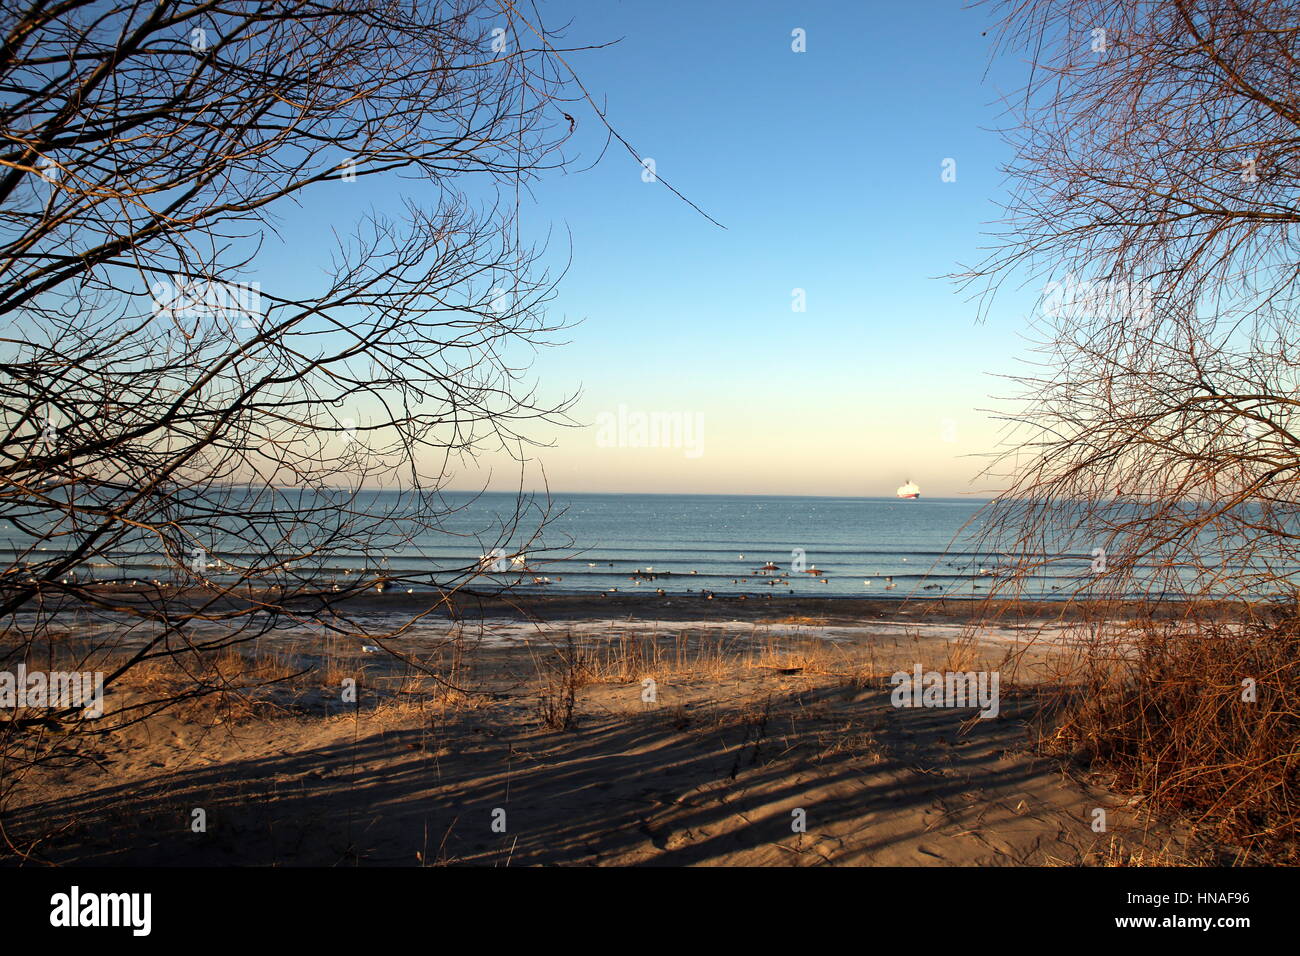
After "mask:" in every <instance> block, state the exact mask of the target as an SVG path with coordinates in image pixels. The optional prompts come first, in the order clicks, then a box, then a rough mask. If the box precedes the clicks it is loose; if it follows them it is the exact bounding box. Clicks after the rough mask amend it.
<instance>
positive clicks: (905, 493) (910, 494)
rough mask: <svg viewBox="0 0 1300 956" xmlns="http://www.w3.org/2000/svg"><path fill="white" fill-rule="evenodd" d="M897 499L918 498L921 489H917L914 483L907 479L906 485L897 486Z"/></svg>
mask: <svg viewBox="0 0 1300 956" xmlns="http://www.w3.org/2000/svg"><path fill="white" fill-rule="evenodd" d="M898 497H900V498H919V497H921V489H920V488H919V487H917V484H916V482H914V481H913V480H912V479H911V478H909V479H907V483H906V484H904V485H900V486H899V488H898Z"/></svg>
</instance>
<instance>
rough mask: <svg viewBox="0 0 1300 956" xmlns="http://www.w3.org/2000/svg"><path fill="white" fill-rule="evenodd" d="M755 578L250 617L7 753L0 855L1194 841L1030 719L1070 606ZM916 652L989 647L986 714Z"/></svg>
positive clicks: (1142, 848) (943, 657)
mask: <svg viewBox="0 0 1300 956" xmlns="http://www.w3.org/2000/svg"><path fill="white" fill-rule="evenodd" d="M402 599H403V600H404V599H405V596H403V598H402ZM636 601H640V603H639V604H636V603H635V602H636ZM651 603H652V604H655V602H651ZM764 603H765V604H766V602H764ZM756 604H757V602H754V603H748V602H742V601H732V602H727V603H726V604H725V606H724V605H723V603H722V602H710V603H709V604H705V602H703V601H698V600H697V601H690V600H684V599H680V598H679V599H673V600H669V601H668V602H664V603H663V605H662V606H660V605H659V604H655V606H653V607H650V606H647V603H646V600H645V599H644V598H637V599H635V600H633V599H622V598H609V599H592V598H590V597H577V596H570V597H561V596H553V597H547V598H546V599H545V600H544V601H542V602H540V603H539V602H537V601H534V602H533V603H531V604H530V605H528V606H527V607H522V606H520V607H515V608H514V609H513V610H510V609H509V608H507V607H505V606H504V605H498V606H494V607H491V608H485V609H484V610H485V613H486V616H485V617H483V618H476V619H474V620H472V621H464V622H462V623H461V624H459V625H455V626H452V625H451V624H450V623H449V622H446V621H431V622H428V623H426V624H425V625H423V626H422V627H420V628H416V629H412V630H410V631H407V632H404V633H403V634H402V635H401V636H400V637H398V638H395V639H394V640H393V641H391V642H390V643H387V644H386V646H389V647H391V648H392V649H393V650H395V651H396V652H397V653H398V655H400V658H401V659H399V657H395V656H390V655H388V654H387V653H385V652H384V651H382V650H377V649H376V648H375V646H373V645H368V646H367V645H359V644H358V643H357V642H353V641H349V642H347V643H344V642H340V641H337V640H333V639H329V638H327V637H323V636H321V635H313V634H307V633H300V632H294V631H286V632H282V633H278V634H276V635H274V636H270V637H264V638H261V639H259V641H258V642H257V644H256V645H255V646H245V647H243V648H241V649H240V650H239V651H238V652H236V651H231V652H228V653H227V654H226V656H225V658H224V661H223V663H222V664H221V665H220V667H221V672H222V680H223V681H224V682H225V684H226V689H224V690H222V691H220V692H218V693H214V694H211V695H209V696H206V697H202V698H198V699H195V700H192V701H187V702H183V703H182V704H180V705H179V706H177V707H175V708H173V709H171V710H169V711H167V712H166V713H161V714H157V715H155V716H151V717H149V718H148V719H146V720H142V721H140V722H137V723H133V724H131V725H130V726H127V727H125V728H124V729H121V730H117V731H114V732H111V733H108V734H106V735H104V736H103V737H102V738H100V739H98V740H96V741H95V742H94V743H93V744H92V746H93V748H94V754H93V756H94V764H95V766H94V768H93V769H90V770H87V769H85V768H84V767H83V768H82V769H77V770H73V769H60V768H59V767H57V766H46V767H42V768H40V769H39V770H37V771H34V772H32V773H31V774H29V775H28V776H26V777H25V778H24V780H23V781H22V783H21V785H20V786H19V787H18V788H17V789H16V790H14V791H13V792H12V793H10V794H9V798H8V803H7V806H6V808H5V813H4V817H3V822H4V835H5V837H6V842H7V844H8V845H7V846H6V847H5V849H4V851H3V860H4V861H5V862H6V863H9V864H13V863H18V862H20V861H22V860H24V859H26V860H31V861H46V862H57V863H77V864H91V865H95V864H146V865H181V864H198V865H208V864H254V865H320V866H332V865H338V864H341V863H361V864H375V865H380V864H384V865H401V866H419V865H434V864H479V865H497V866H505V865H510V866H520V865H533V864H584V865H585V864H598V865H734V864H741V865H748V864H753V865H791V866H811V865H828V864H829V865H839V864H844V865H917V866H925V865H1026V864H1028V865H1079V864H1121V863H1131V862H1142V861H1162V862H1170V861H1178V860H1182V859H1185V858H1188V857H1190V856H1191V855H1192V854H1194V853H1195V854H1200V855H1201V858H1204V854H1205V852H1206V851H1205V849H1204V848H1203V847H1202V848H1195V849H1194V848H1193V847H1192V845H1191V843H1190V842H1189V840H1188V836H1187V834H1185V833H1182V832H1180V831H1179V829H1178V828H1177V827H1172V828H1171V827H1170V826H1168V825H1167V824H1165V823H1162V822H1161V821H1159V820H1155V819H1151V818H1149V817H1147V816H1146V815H1144V814H1143V813H1141V812H1140V808H1136V807H1132V806H1130V805H1129V801H1128V800H1127V799H1126V798H1125V797H1124V796H1123V795H1121V794H1118V793H1113V792H1110V791H1108V790H1107V788H1106V784H1107V781H1106V780H1105V779H1103V778H1101V777H1098V776H1095V775H1090V774H1089V773H1088V772H1086V771H1085V770H1084V769H1083V764H1082V763H1076V762H1075V761H1074V760H1073V759H1072V756H1071V754H1069V753H1051V752H1050V751H1049V750H1045V749H1044V748H1043V747H1041V746H1039V744H1040V743H1041V739H1042V733H1043V727H1044V726H1045V725H1044V724H1042V723H1041V722H1040V721H1039V718H1041V717H1042V716H1043V715H1042V714H1041V713H1040V701H1041V699H1042V697H1043V695H1042V692H1043V691H1044V690H1047V689H1049V688H1050V687H1051V682H1052V679H1053V674H1054V661H1055V660H1056V659H1057V658H1058V657H1059V656H1060V655H1061V654H1063V653H1065V652H1066V649H1067V648H1068V645H1069V642H1070V635H1071V633H1072V630H1071V628H1072V627H1073V626H1074V625H1072V624H1071V623H1070V622H1062V621H1060V620H1049V619H1046V618H1044V616H1043V615H1042V613H1041V610H1042V609H1041V608H1033V607H1024V608H1019V609H1018V612H1019V613H1018V616H1017V619H1016V620H1013V621H1009V622H1007V621H1004V622H1002V623H1000V624H999V625H997V626H985V627H982V628H981V629H979V631H978V632H976V634H975V638H974V640H973V641H972V640H969V638H970V636H971V634H972V629H971V627H970V626H969V619H970V613H969V608H968V607H965V606H963V607H953V606H951V605H952V604H953V602H948V604H949V606H947V607H942V608H935V607H928V608H924V609H923V608H920V607H914V606H910V605H907V606H905V605H901V604H899V603H898V602H892V603H889V604H888V605H887V606H886V605H885V604H884V603H882V602H870V603H869V602H863V601H851V602H849V601H838V602H826V601H823V602H820V603H817V604H816V605H815V606H814V605H811V604H807V603H806V602H800V603H799V605H798V606H797V607H793V606H789V605H787V604H786V603H785V602H777V605H778V606H776V607H774V606H773V605H772V604H766V606H765V607H762V608H761V609H760V608H758V607H757V606H756ZM596 605H598V606H596ZM701 605H704V607H703V608H702V607H701ZM747 605H748V606H747ZM389 610H391V607H390V608H389ZM598 610H604V611H606V613H605V614H604V615H600V614H598V613H597V612H598ZM351 613H353V614H354V615H356V616H357V617H358V618H366V615H368V614H369V615H373V617H372V618H367V619H368V620H373V621H375V622H379V623H380V624H381V623H382V622H383V621H385V620H388V619H389V615H387V614H376V613H375V608H374V607H370V606H367V607H364V608H361V609H357V608H353V609H352V612H351ZM1058 618H1059V615H1058ZM917 665H920V666H921V667H922V668H923V669H925V670H935V671H940V672H999V673H1000V674H1001V688H1000V697H1001V701H1000V707H999V712H998V713H997V715H996V717H992V718H989V719H981V718H980V717H979V715H978V712H977V711H976V709H974V708H971V707H937V708H923V707H914V708H906V707H899V706H896V705H895V700H894V699H893V695H892V689H893V687H892V684H891V675H892V674H894V673H896V672H899V671H907V672H911V671H912V670H913V669H914V668H915V667H916V666H917ZM349 680H355V682H356V685H355V686H356V690H357V692H356V699H355V702H354V701H352V700H349V699H346V698H347V695H346V693H345V692H344V688H345V687H346V682H347V681H349ZM168 681H175V682H176V684H177V686H178V687H179V686H180V685H181V681H180V675H179V674H177V673H174V672H169V670H168V668H167V667H164V666H162V665H158V666H145V667H142V668H140V669H138V670H137V671H134V672H132V674H131V675H129V677H128V679H127V680H126V681H125V682H123V683H122V684H120V685H119V686H117V687H115V688H114V689H113V690H112V691H111V692H110V694H109V695H108V698H107V705H106V716H105V722H106V724H108V723H112V722H113V720H114V716H115V715H118V716H119V717H120V716H122V715H125V714H128V713H130V708H131V706H132V704H133V703H134V702H137V701H139V700H142V699H144V697H145V696H147V695H148V694H157V692H158V691H159V690H160V689H163V690H165V689H166V688H167V686H168V684H167V682H168ZM1099 808H1100V809H1102V810H1104V812H1105V820H1106V825H1105V828H1104V830H1098V829H1096V828H1095V827H1094V823H1095V821H1096V819H1097V811H1098V809H1099ZM196 811H198V812H199V813H198V814H197V815H196ZM199 817H201V818H202V828H201V829H197V830H196V824H195V821H196V819H198V818H199Z"/></svg>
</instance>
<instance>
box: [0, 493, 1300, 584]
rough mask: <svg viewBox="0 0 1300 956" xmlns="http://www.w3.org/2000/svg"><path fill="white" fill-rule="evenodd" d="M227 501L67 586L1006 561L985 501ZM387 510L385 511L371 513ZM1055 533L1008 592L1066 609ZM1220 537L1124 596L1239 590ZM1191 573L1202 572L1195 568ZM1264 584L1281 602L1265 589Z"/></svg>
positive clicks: (195, 507) (1287, 570)
mask: <svg viewBox="0 0 1300 956" xmlns="http://www.w3.org/2000/svg"><path fill="white" fill-rule="evenodd" d="M222 493H223V494H227V495H229V496H230V498H229V500H228V501H227V502H226V503H225V507H224V508H222V509H219V510H220V512H221V514H222V515H223V517H220V518H219V519H215V520H212V521H209V520H207V519H206V518H205V515H206V514H207V510H206V507H207V506H206V503H200V502H195V503H194V504H192V505H189V506H181V507H179V508H178V507H177V505H176V502H175V501H174V500H172V501H168V502H165V503H164V507H166V508H167V509H169V511H168V513H167V514H166V515H159V516H156V517H154V519H153V520H154V521H160V520H161V519H162V518H164V517H170V518H172V519H174V520H175V525H174V526H175V527H180V528H183V529H184V530H185V536H184V537H183V538H181V539H180V540H179V541H173V542H172V544H171V545H170V547H171V557H170V558H168V557H166V556H164V555H163V554H162V553H161V551H160V545H159V543H158V540H157V537H156V535H155V534H154V533H153V532H150V531H140V532H138V533H135V534H133V535H132V536H130V537H128V538H126V539H124V540H120V541H116V542H114V543H113V544H112V545H111V546H110V547H107V548H102V549H100V550H99V551H97V552H94V553H91V554H89V555H88V556H87V557H86V558H85V559H84V560H82V561H80V562H79V564H78V566H77V567H76V568H75V570H74V571H72V572H71V574H72V575H74V576H76V577H77V578H87V577H89V578H95V579H99V580H128V581H129V580H133V579H149V580H159V581H185V580H188V581H190V582H192V581H193V580H194V575H193V573H192V571H193V559H192V555H193V554H194V553H195V551H196V549H197V550H198V552H199V553H200V554H201V556H202V559H203V561H204V562H205V563H204V565H203V571H202V577H205V578H209V579H218V580H228V581H233V580H235V572H234V569H239V568H243V569H248V568H254V569H258V571H259V572H260V573H258V574H257V577H258V578H260V579H261V580H263V581H275V580H276V578H277V576H282V575H293V576H298V577H301V578H308V579H311V580H312V581H313V582H316V581H318V580H319V579H321V578H323V579H324V580H325V581H327V582H328V581H330V580H334V581H339V582H343V581H347V580H348V579H349V578H351V579H352V580H355V578H352V577H351V576H352V575H355V574H356V573H357V572H358V571H360V570H362V569H364V570H366V571H369V572H371V573H374V572H385V573H388V574H390V575H392V576H393V577H394V578H399V579H400V584H397V583H396V582H395V586H400V587H411V588H422V587H429V586H432V585H433V583H434V582H435V581H443V582H445V581H447V580H449V579H456V580H459V581H464V580H465V579H466V576H468V577H469V579H470V583H471V585H473V586H479V587H484V588H489V587H495V586H501V585H509V586H511V587H514V588H519V589H522V590H525V591H532V590H545V591H552V592H556V591H565V592H598V591H607V592H612V591H618V592H620V593H646V592H654V591H656V590H659V589H662V590H663V591H665V592H668V593H683V592H687V591H691V592H701V591H709V592H713V593H717V594H734V593H745V594H754V595H760V594H764V593H768V594H773V595H780V594H794V595H835V596H853V597H898V598H902V597H909V596H930V597H937V596H939V595H951V596H955V597H978V596H981V595H986V594H989V593H990V590H991V589H992V588H994V587H995V586H996V585H997V583H998V582H999V581H1000V580H1006V579H1008V574H1007V572H1008V571H1010V569H1011V567H1012V564H1013V559H1012V558H1011V557H1010V556H1009V555H1007V554H1002V553H998V552H997V550H996V549H994V548H992V547H991V545H990V544H989V539H988V538H987V537H983V538H982V537H981V535H983V534H984V533H985V532H986V531H987V530H988V529H986V528H984V527H983V522H984V521H985V520H986V518H987V516H986V515H984V514H982V513H981V509H982V508H983V506H984V502H981V501H976V500H971V499H945V498H921V499H916V500H900V499H896V498H808V497H787V496H771V497H762V496H727V495H604V494H555V495H553V496H552V498H551V501H550V502H549V504H548V503H546V502H543V501H539V500H532V501H531V502H529V503H528V504H527V505H526V506H525V507H524V508H523V510H522V512H520V513H517V509H516V503H517V499H516V497H515V496H514V495H513V494H505V493H497V494H483V495H471V494H458V493H443V494H442V495H441V496H440V497H439V498H438V499H436V500H433V501H425V502H423V503H422V504H421V509H420V510H421V511H422V513H424V514H425V515H426V517H428V516H430V515H431V514H433V513H437V515H438V518H437V528H438V530H436V531H434V530H425V531H421V532H420V533H418V534H412V533H411V531H410V529H411V527H412V525H411V524H410V523H409V522H406V521H403V520H401V516H403V515H405V514H409V513H410V509H411V502H410V501H409V500H407V499H404V498H402V497H399V496H396V495H393V494H389V493H384V492H363V493H362V494H361V498H360V500H359V501H357V502H354V505H359V508H358V507H354V508H351V509H349V508H345V507H339V506H338V504H337V502H336V501H335V500H333V499H331V498H329V497H327V496H322V495H319V494H315V493H312V492H309V491H301V490H295V489H280V490H276V491H273V492H268V491H265V490H262V491H259V492H258V493H257V494H256V495H254V494H253V493H252V492H248V491H247V490H244V489H225V490H224V491H223V492H222ZM186 507H190V508H191V511H190V512H189V513H185V509H186ZM1132 507H1133V506H1131V505H1124V506H1118V507H1117V509H1116V511H1115V513H1114V515H1113V517H1114V518H1115V519H1116V521H1115V522H1110V523H1118V524H1123V523H1124V522H1129V523H1130V524H1131V519H1132V517H1133V515H1134V514H1136V512H1134V511H1133V510H1132ZM384 512H391V517H380V518H379V519H378V520H376V519H375V517H374V516H375V515H382V514H383V513H384ZM544 512H545V519H546V520H543V514H544ZM358 514H361V515H365V516H368V517H365V518H359V517H358ZM19 517H20V522H21V524H25V525H26V526H27V527H39V526H40V524H39V521H40V516H39V515H27V516H19ZM6 519H7V520H6ZM62 520H63V521H64V522H73V521H78V522H84V520H85V519H84V518H81V517H80V516H79V515H73V516H71V517H66V516H65V517H64V518H63V519H62ZM1062 524H1063V525H1064V526H1065V528H1066V529H1067V531H1066V533H1065V534H1064V536H1062V537H1059V538H1058V539H1057V540H1056V541H1055V543H1054V545H1053V547H1052V548H1051V549H1049V551H1050V553H1048V551H1044V552H1041V553H1040V554H1039V555H1037V556H1028V558H1029V561H1028V563H1030V564H1033V565H1034V568H1033V573H1030V574H1025V575H1023V576H1022V577H1021V578H1020V579H1019V580H1018V587H1017V593H1019V594H1021V595H1023V596H1032V597H1042V598H1052V597H1066V596H1069V595H1071V594H1074V593H1076V592H1079V591H1083V590H1087V589H1089V588H1090V587H1093V586H1096V585H1098V584H1099V583H1101V580H1102V579H1099V578H1098V577H1097V576H1096V575H1095V574H1093V572H1094V571H1095V570H1096V567H1095V563H1094V556H1093V555H1094V553H1093V552H1092V551H1091V548H1092V547H1093V545H1095V544H1096V542H1097V540H1098V536H1097V534H1096V533H1084V532H1082V530H1081V529H1077V528H1074V527H1073V526H1072V525H1071V522H1070V521H1068V520H1067V521H1064V522H1062ZM18 528H19V525H18V524H15V521H14V519H13V517H12V516H6V515H0V549H3V556H4V557H5V558H6V559H7V561H8V562H9V564H10V565H11V566H12V565H15V564H16V565H18V566H23V565H28V566H33V568H34V569H36V568H39V566H40V565H41V564H43V563H44V562H48V561H50V560H51V559H56V558H57V557H58V556H59V555H60V553H61V551H62V550H63V549H70V548H71V547H73V546H74V545H75V544H76V543H78V542H79V541H80V540H81V534H80V533H78V532H77V531H76V529H74V528H72V527H70V526H69V525H68V524H65V525H64V526H63V530H64V531H66V532H67V534H66V535H65V536H59V535H56V536H54V537H51V538H47V539H46V540H40V541H35V540H33V538H31V537H29V536H27V535H25V534H24V533H22V532H21V531H20V530H18ZM322 529H323V530H324V531H327V532H330V533H332V534H342V535H343V536H344V537H343V540H344V544H343V545H342V546H339V545H338V543H337V541H336V542H335V544H334V546H331V547H330V548H328V549H325V550H319V549H318V547H317V546H316V545H314V544H313V542H314V541H315V542H316V543H317V545H318V543H319V540H320V537H319V536H320V533H321V531H322ZM502 529H506V530H504V531H503V530H502ZM1297 530H1298V531H1300V528H1298V529H1297ZM1251 537H1252V538H1253V537H1255V535H1254V533H1253V532H1252V533H1251ZM1224 540H1230V539H1221V540H1220V541H1219V542H1218V546H1217V547H1212V546H1211V542H1210V540H1209V539H1207V540H1206V544H1205V546H1204V547H1203V548H1202V547H1200V546H1197V547H1195V548H1194V549H1193V550H1194V551H1197V552H1200V553H1199V554H1191V555H1188V554H1187V553H1186V552H1184V553H1183V554H1180V555H1174V556H1172V557H1169V558H1167V559H1164V560H1161V559H1159V558H1158V556H1156V555H1146V556H1144V557H1143V558H1142V561H1144V562H1145V561H1150V562H1151V563H1150V565H1149V568H1150V569H1151V570H1150V573H1148V572H1147V568H1146V567H1145V566H1144V565H1143V564H1141V563H1139V564H1138V565H1137V566H1136V567H1137V575H1136V580H1135V581H1134V582H1131V583H1130V584H1129V585H1128V593H1130V594H1131V593H1134V589H1135V588H1136V590H1137V591H1140V592H1141V593H1145V594H1148V595H1154V594H1169V593H1181V594H1187V593H1192V592H1193V591H1195V590H1197V589H1198V588H1205V589H1206V590H1211V591H1212V590H1213V589H1214V588H1215V587H1217V586H1218V584H1219V583H1220V582H1222V581H1228V580H1240V577H1239V576H1238V575H1236V573H1235V572H1233V571H1232V568H1233V567H1234V564H1233V562H1234V561H1244V562H1246V564H1249V565H1251V566H1256V565H1258V566H1260V567H1264V566H1266V565H1269V564H1270V562H1268V560H1267V559H1266V558H1265V557H1264V556H1263V555H1262V552H1260V551H1259V550H1258V549H1254V548H1251V549H1250V553H1249V554H1246V553H1245V552H1246V550H1247V546H1250V545H1251V544H1252V542H1251V541H1249V540H1247V539H1240V540H1238V541H1236V543H1234V544H1233V546H1232V547H1230V548H1227V549H1225V548H1224V547H1222V544H1223V541H1224ZM367 542H368V546H365V545H364V544H363V543H367ZM1216 554H1223V555H1226V557H1223V558H1219V557H1216ZM1025 557H1026V556H1025V555H1024V554H1022V555H1021V558H1025ZM1189 557H1190V558H1191V561H1190V563H1189V562H1188V561H1187V559H1188V558H1189ZM1040 558H1041V559H1042V560H1039V559H1040ZM1193 564H1199V565H1200V569H1199V571H1192V570H1191V565H1193ZM1235 566H1236V567H1242V566H1244V565H1242V564H1237V565H1235ZM266 569H271V571H270V572H269V573H266ZM1170 569H1172V570H1170ZM1271 570H1272V572H1279V571H1280V572H1282V573H1283V575H1285V576H1291V577H1292V578H1293V579H1295V580H1297V581H1300V569H1297V568H1295V567H1292V566H1291V565H1290V564H1287V565H1286V566H1284V567H1279V566H1274V567H1272V568H1271ZM812 572H818V573H812ZM1198 574H1199V576H1200V579H1199V583H1196V584H1195V586H1193V583H1194V581H1196V578H1197V575H1198ZM187 575H188V577H187ZM1144 575H1145V577H1146V579H1145V580H1142V579H1143V577H1144ZM1272 580H1273V581H1276V578H1275V577H1274V578H1273V579H1272ZM1206 581H1208V582H1209V584H1208V585H1206V584H1205V582H1206ZM1267 587H1268V588H1269V589H1271V591H1272V592H1276V587H1275V585H1274V584H1269V585H1268V586H1267ZM1261 593H1265V592H1261Z"/></svg>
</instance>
